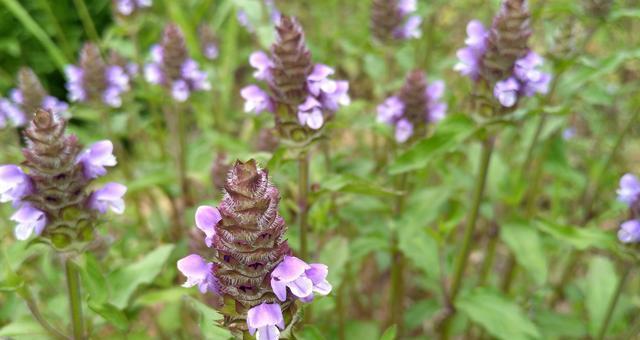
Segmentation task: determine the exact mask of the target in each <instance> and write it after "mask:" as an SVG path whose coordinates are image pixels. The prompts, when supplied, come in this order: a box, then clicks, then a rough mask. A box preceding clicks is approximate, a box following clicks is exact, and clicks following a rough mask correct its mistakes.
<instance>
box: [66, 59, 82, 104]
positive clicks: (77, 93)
mask: <svg viewBox="0 0 640 340" xmlns="http://www.w3.org/2000/svg"><path fill="white" fill-rule="evenodd" d="M64 73H65V75H66V76H67V79H68V82H67V86H66V87H67V91H69V99H70V100H71V101H72V102H78V101H84V100H86V99H87V93H86V91H85V90H84V85H83V78H84V71H83V70H82V68H80V67H78V66H75V65H69V66H67V67H66V68H65V69H64Z"/></svg>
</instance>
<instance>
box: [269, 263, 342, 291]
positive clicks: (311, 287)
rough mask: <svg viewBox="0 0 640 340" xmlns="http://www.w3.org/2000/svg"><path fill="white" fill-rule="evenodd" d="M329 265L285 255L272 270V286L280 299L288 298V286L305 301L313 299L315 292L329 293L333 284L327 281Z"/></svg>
mask: <svg viewBox="0 0 640 340" xmlns="http://www.w3.org/2000/svg"><path fill="white" fill-rule="evenodd" d="M328 271H329V270H328V267H327V266H326V265H324V264H320V263H313V264H311V265H309V264H307V263H305V262H304V261H302V260H300V259H299V258H297V257H294V256H285V257H284V259H283V260H282V262H280V264H278V266H277V267H276V268H275V269H274V270H273V272H271V288H272V289H273V292H274V293H275V294H276V296H277V297H278V299H279V300H280V301H285V300H286V299H287V288H289V290H290V291H291V293H292V294H293V295H294V296H296V297H298V298H299V299H301V300H302V301H303V302H310V301H311V300H313V292H317V293H318V294H321V295H327V294H329V293H330V292H331V288H332V287H331V284H329V282H328V281H327V274H328Z"/></svg>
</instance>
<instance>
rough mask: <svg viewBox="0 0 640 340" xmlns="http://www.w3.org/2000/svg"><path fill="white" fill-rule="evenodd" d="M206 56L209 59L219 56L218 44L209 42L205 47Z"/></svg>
mask: <svg viewBox="0 0 640 340" xmlns="http://www.w3.org/2000/svg"><path fill="white" fill-rule="evenodd" d="M203 52H204V56H205V58H207V59H209V60H215V59H216V58H218V54H219V50H218V45H217V44H215V43H209V44H207V45H206V46H205V47H204V50H203Z"/></svg>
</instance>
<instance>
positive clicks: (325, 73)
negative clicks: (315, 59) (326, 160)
mask: <svg viewBox="0 0 640 340" xmlns="http://www.w3.org/2000/svg"><path fill="white" fill-rule="evenodd" d="M276 32H277V38H276V42H275V43H274V44H273V45H272V46H271V53H270V55H268V54H267V53H265V52H262V51H258V52H254V53H253V54H251V56H250V58H249V63H250V64H251V66H253V67H254V68H255V70H256V71H255V72H254V74H253V75H254V77H255V78H256V80H260V81H263V82H264V83H266V86H267V87H268V89H269V92H270V93H269V92H267V91H265V90H263V89H262V88H260V87H259V86H257V85H249V86H247V87H245V88H243V89H242V90H241V91H240V94H241V96H242V97H243V98H244V100H245V111H246V112H253V113H256V114H259V113H261V112H264V111H268V112H271V113H274V114H275V119H276V125H277V127H278V130H279V132H280V135H281V137H282V138H285V139H288V140H292V141H303V140H305V139H306V138H308V137H309V135H312V134H313V133H314V132H315V131H316V130H319V129H320V128H322V126H323V125H324V123H325V121H326V120H328V119H329V118H331V117H332V116H333V114H334V113H335V112H336V111H337V110H338V108H339V107H340V106H342V105H348V104H349V102H350V99H349V95H348V90H349V84H348V83H347V82H346V81H343V80H333V79H331V78H330V76H331V75H333V74H334V73H335V71H334V69H333V68H331V67H329V66H327V65H323V64H313V63H312V61H311V52H310V51H309V50H308V48H307V46H306V43H305V39H304V32H303V30H302V27H301V26H300V24H299V23H298V22H297V21H296V20H295V19H294V18H290V17H287V16H281V18H280V21H279V23H278V24H277V25H276Z"/></svg>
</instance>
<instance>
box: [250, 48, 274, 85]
mask: <svg viewBox="0 0 640 340" xmlns="http://www.w3.org/2000/svg"><path fill="white" fill-rule="evenodd" d="M249 64H250V65H251V66H253V68H255V69H256V71H255V72H254V73H253V77H254V78H256V79H257V80H268V79H269V77H270V73H269V69H270V68H272V67H273V61H271V58H269V56H268V55H267V54H266V53H264V52H262V51H256V52H253V53H251V56H249Z"/></svg>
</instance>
